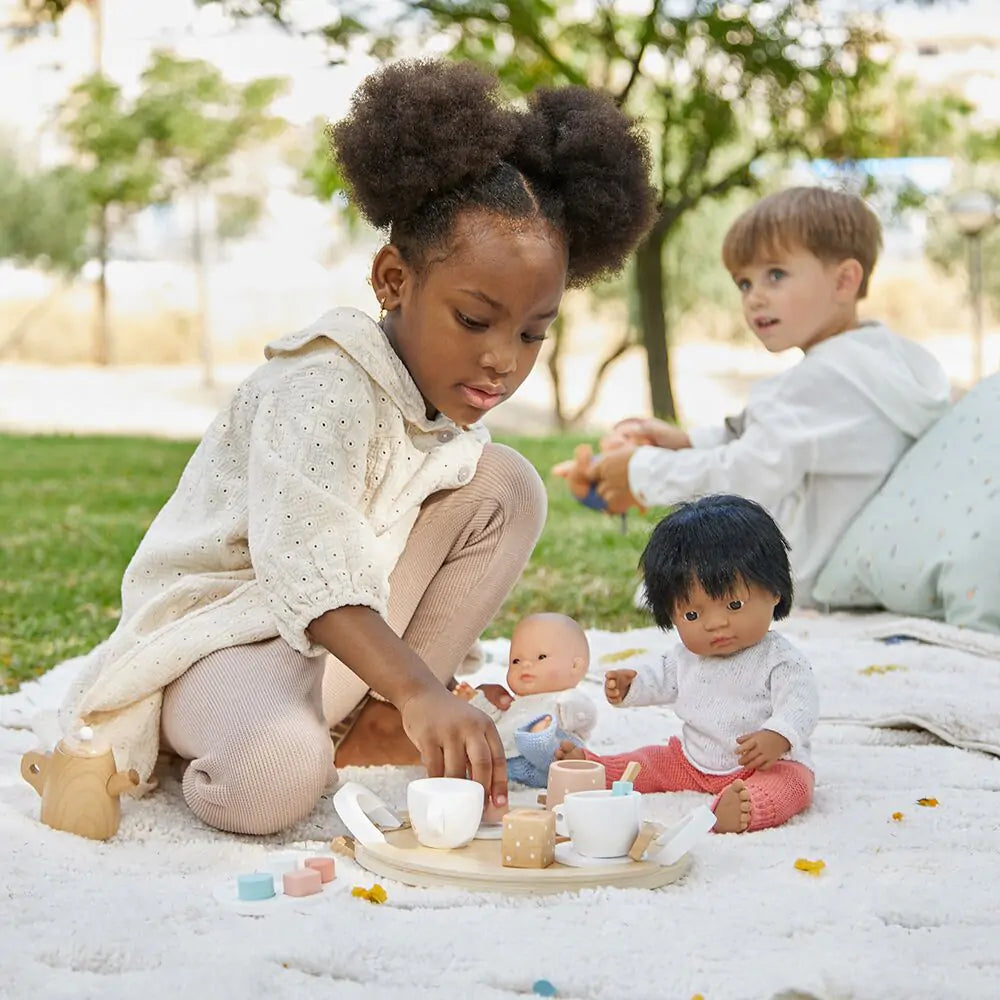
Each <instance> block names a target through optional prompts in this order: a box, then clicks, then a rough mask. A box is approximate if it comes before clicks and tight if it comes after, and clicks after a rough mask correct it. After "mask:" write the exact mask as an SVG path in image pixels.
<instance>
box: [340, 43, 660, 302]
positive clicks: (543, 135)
mask: <svg viewBox="0 0 1000 1000" xmlns="http://www.w3.org/2000/svg"><path fill="white" fill-rule="evenodd" d="M329 135H330V140H331V146H332V149H333V155H334V158H335V159H336V162H337V164H338V166H339V168H340V171H341V174H342V176H343V178H344V180H345V181H346V182H347V185H348V187H349V189H350V192H351V196H352V200H353V201H354V203H355V204H356V205H357V207H358V208H359V209H360V211H361V213H362V214H363V215H364V216H365V218H367V219H368V221H369V222H371V223H372V224H373V225H374V226H376V227H377V228H379V229H388V230H389V239H390V241H391V242H392V243H394V244H395V245H396V246H397V247H398V248H399V250H400V252H401V253H402V254H403V257H404V259H405V260H406V261H407V262H408V263H409V264H410V265H411V266H412V267H414V268H416V269H417V270H418V271H419V270H420V269H422V268H423V267H424V266H425V265H426V263H427V262H428V251H430V250H432V249H436V250H440V249H444V250H447V247H448V238H449V236H450V234H451V231H452V226H453V224H454V221H455V217H456V215H457V214H458V213H459V212H460V211H462V210H463V209H466V208H479V209H484V210H486V211H488V212H493V213H495V214H497V215H500V216H503V217H505V218H510V219H530V218H536V217H539V216H540V217H542V218H544V219H546V220H547V221H548V222H549V223H550V224H551V225H552V226H553V227H554V228H555V229H556V230H557V231H558V232H559V233H560V234H562V236H563V239H564V240H565V243H566V249H567V252H568V256H569V264H568V279H567V280H568V284H570V285H575V286H580V285H586V284H588V283H590V282H592V281H594V280H596V279H597V278H600V277H602V276H605V275H608V274H612V273H614V272H616V271H618V270H619V269H620V268H621V266H622V265H623V264H624V262H625V260H626V258H627V257H628V255H629V253H630V252H631V251H632V249H633V248H634V247H635V245H636V243H638V242H639V240H640V239H641V238H642V236H643V235H644V234H645V233H646V231H647V230H648V229H649V227H650V226H651V225H652V223H653V220H654V218H655V214H656V194H655V191H654V190H653V188H652V187H651V186H650V183H649V171H650V157H649V150H648V147H647V143H646V138H645V136H644V135H643V133H642V132H640V131H639V130H638V129H637V128H636V127H635V125H634V124H633V123H632V122H631V121H630V120H629V119H628V118H626V116H625V115H624V114H623V113H622V112H621V111H620V110H619V109H618V107H617V106H616V105H615V103H614V101H612V99H611V98H610V97H609V96H608V95H607V94H604V93H601V92H598V91H593V90H588V89H586V88H584V87H563V88H558V89H539V90H537V91H535V92H534V93H533V94H532V95H531V96H530V97H529V99H528V107H527V109H526V110H519V109H517V108H514V107H509V106H505V105H504V104H502V103H501V102H500V99H499V97H498V94H497V81H496V79H495V78H494V77H492V76H488V75H487V74H485V73H483V72H482V71H481V70H479V69H477V68H476V67H475V66H473V65H471V64H469V63H449V62H441V61H433V60H416V61H406V62H398V63H393V64H390V65H388V66H385V67H383V68H382V69H380V70H378V71H377V72H375V73H373V74H372V75H371V76H369V77H368V78H367V79H366V80H365V81H364V82H363V83H362V84H361V86H360V87H359V88H358V90H357V91H356V92H355V94H354V97H353V99H352V103H351V109H350V112H349V114H348V115H347V117H346V118H344V119H343V120H341V121H339V122H337V123H336V124H334V125H332V126H330V129H329Z"/></svg>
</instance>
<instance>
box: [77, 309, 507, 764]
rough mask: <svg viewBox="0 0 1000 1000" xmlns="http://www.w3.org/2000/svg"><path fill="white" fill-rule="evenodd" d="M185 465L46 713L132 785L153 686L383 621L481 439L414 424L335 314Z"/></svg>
mask: <svg viewBox="0 0 1000 1000" xmlns="http://www.w3.org/2000/svg"><path fill="white" fill-rule="evenodd" d="M265 355H266V357H267V358H268V359H269V360H268V362H267V363H266V364H264V365H262V366H261V367H260V368H258V369H257V370H256V371H255V372H253V374H251V375H250V377H249V378H248V379H247V380H246V381H245V382H244V383H243V384H242V385H240V387H239V388H238V389H237V390H236V392H235V394H234V396H233V398H232V400H231V401H230V403H229V405H228V406H227V407H226V408H225V409H224V410H223V411H222V412H221V413H220V414H219V415H218V416H217V417H216V419H215V421H214V422H213V423H212V425H211V427H210V428H209V429H208V431H207V432H206V434H205V437H204V439H203V440H202V441H201V443H200V444H199V445H198V448H197V449H196V450H195V452H194V454H193V455H192V457H191V459H190V461H189V462H188V464H187V467H186V468H185V470H184V472H183V474H182V476H181V479H180V482H179V484H178V486H177V489H176V491H175V492H174V494H173V496H172V497H171V498H170V499H169V500H168V501H167V503H166V505H165V506H164V507H163V509H162V510H161V511H160V513H159V514H158V515H157V517H156V519H155V520H154V521H153V523H152V525H151V526H150V528H149V531H148V532H147V533H146V536H145V537H144V538H143V540H142V542H141V543H140V545H139V548H138V550H137V551H136V553H135V555H134V557H133V558H132V561H131V562H130V563H129V566H128V568H127V569H126V571H125V578H124V580H123V582H122V614H121V620H120V621H119V623H118V627H117V628H116V629H115V631H114V633H113V634H112V635H111V636H110V637H109V638H108V639H107V640H106V641H105V642H104V643H102V644H101V645H100V646H98V647H97V648H96V649H94V650H93V651H92V652H91V653H90V654H89V655H88V656H87V657H85V658H84V659H85V662H84V664H83V669H82V671H81V673H80V675H78V676H79V680H78V682H77V683H76V684H75V685H74V687H73V689H72V690H71V691H70V693H69V695H68V697H67V699H66V701H65V703H64V704H63V706H62V710H61V713H60V720H61V723H62V727H63V729H64V731H70V730H72V729H74V728H75V727H76V726H79V725H80V723H81V722H85V723H87V724H88V725H91V726H93V727H95V729H96V730H97V733H98V735H99V736H100V737H102V738H103V739H104V740H106V741H107V742H108V743H109V744H110V745H111V746H112V748H113V750H114V753H115V758H116V761H117V763H118V766H119V767H122V768H127V767H134V768H136V769H137V770H138V771H139V773H140V775H141V777H142V778H143V779H144V780H145V779H148V777H149V775H150V773H151V772H152V769H153V765H154V764H155V762H156V755H157V752H158V747H159V727H160V706H161V703H162V696H163V688H164V687H165V686H166V685H167V684H169V683H170V682H171V681H173V680H175V679H176V678H177V677H179V676H180V675H181V674H182V673H183V672H184V671H185V670H187V668H188V667H189V666H191V665H192V664H193V663H195V662H196V661H197V660H199V659H201V658H202V657H203V656H206V655H207V654H208V653H211V652H214V651H216V650H218V649H223V648H226V647H229V646H235V645H238V644H241V643H249V642H256V641H258V640H261V639H268V638H273V637H274V636H277V635H280V636H281V637H282V638H284V639H285V640H286V641H287V642H288V643H289V644H290V645H291V646H292V647H294V648H295V649H297V650H299V651H300V652H302V653H304V654H306V655H307V656H318V655H320V654H322V653H323V652H325V650H323V649H322V647H319V646H317V645H315V644H314V643H312V642H311V641H310V639H309V636H308V635H307V634H306V628H307V626H308V624H309V622H311V621H312V620H313V619H314V618H317V617H318V616H319V615H321V614H322V613H323V612H325V611H327V610H329V609H331V608H337V607H342V606H345V605H351V604H358V605H366V606H368V607H371V608H374V609H375V610H376V611H378V612H379V613H380V614H382V615H384V614H385V611H386V603H387V600H388V594H389V586H388V579H389V574H390V572H391V571H392V569H393V567H394V565H395V563H396V561H397V559H398V558H399V555H400V553H401V552H402V550H403V548H404V546H405V544H406V540H407V537H408V535H409V532H410V529H411V528H412V527H413V523H414V521H415V520H416V518H417V514H418V513H419V510H420V505H421V504H422V503H423V502H424V500H426V499H427V498H428V497H429V496H430V495H431V494H432V493H435V492H437V491H438V490H444V489H454V488H456V487H460V486H462V485H463V484H464V483H467V482H468V481H469V479H471V477H472V476H473V474H474V473H475V469H476V463H477V462H478V461H479V457H480V455H481V454H482V449H483V445H484V444H485V443H486V441H488V440H489V434H488V432H487V431H486V429H485V428H484V427H482V426H481V425H479V424H476V425H473V426H472V427H471V428H469V429H462V428H461V427H459V426H457V425H456V424H455V423H453V422H452V421H451V420H449V419H448V418H446V417H444V416H441V415H439V416H438V417H437V418H435V419H434V420H430V419H428V418H427V416H426V408H425V404H424V401H423V399H422V398H421V395H420V392H419V391H418V390H417V387H416V385H415V384H414V382H413V380H412V379H411V378H410V375H409V373H408V372H407V371H406V368H405V367H404V366H403V364H402V362H401V361H400V360H399V358H398V357H397V355H396V354H395V352H394V351H393V349H392V347H391V345H390V344H389V342H388V341H387V339H386V337H385V334H384V333H383V332H382V330H381V328H380V327H379V326H378V325H377V324H376V323H375V322H374V321H373V320H372V319H371V318H369V317H368V316H366V315H364V314H363V313H360V312H358V311H356V310H353V309H336V310H333V311H332V312H329V313H327V314H326V315H324V316H323V317H321V318H320V319H319V320H318V321H317V322H316V323H314V324H313V325H312V326H310V327H309V328H307V329H305V330H303V331H301V332H299V333H295V334H291V335H289V336H287V337H284V338H282V339H279V340H277V341H274V342H273V343H271V344H269V345H268V346H267V349H266V351H265Z"/></svg>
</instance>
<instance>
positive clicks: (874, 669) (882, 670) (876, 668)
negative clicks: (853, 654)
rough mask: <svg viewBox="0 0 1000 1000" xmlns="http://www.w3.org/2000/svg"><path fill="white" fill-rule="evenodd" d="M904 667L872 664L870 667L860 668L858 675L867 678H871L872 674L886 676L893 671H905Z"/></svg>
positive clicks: (893, 664) (890, 664)
mask: <svg viewBox="0 0 1000 1000" xmlns="http://www.w3.org/2000/svg"><path fill="white" fill-rule="evenodd" d="M905 669H906V667H902V666H900V665H899V664H898V663H873V664H872V665H871V666H870V667H862V668H861V669H860V670H859V671H858V673H859V674H864V675H865V676H867V677H871V676H872V674H888V673H891V672H892V671H893V670H905Z"/></svg>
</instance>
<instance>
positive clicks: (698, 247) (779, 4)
mask: <svg viewBox="0 0 1000 1000" xmlns="http://www.w3.org/2000/svg"><path fill="white" fill-rule="evenodd" d="M198 2H199V3H200V4H203V5H208V4H216V5H219V6H221V7H223V8H224V9H225V10H226V11H227V12H228V13H230V14H232V15H235V16H237V17H265V18H268V19H270V20H271V21H272V22H274V23H275V24H277V25H279V26H281V27H282V28H283V29H284V30H286V31H288V32H299V31H300V29H299V28H298V27H297V23H296V20H295V18H296V13H297V11H296V5H295V4H293V3H285V2H282V0H198ZM929 2H933V0H929ZM68 3H69V0H26V5H27V6H29V7H33V8H34V9H35V11H36V14H37V16H39V17H47V16H53V17H58V16H59V14H60V13H61V12H62V11H63V10H64V9H65V8H66V7H67V6H68ZM328 9H329V11H330V17H329V21H328V23H325V24H317V20H316V18H315V16H314V15H315V12H316V10H320V7H319V5H317V6H316V7H315V8H313V9H312V10H311V12H310V16H311V17H312V18H313V19H312V21H311V22H310V24H309V26H307V27H304V28H303V29H302V30H301V33H303V34H312V35H319V36H320V37H321V38H322V39H323V40H324V41H325V42H326V44H327V46H328V52H329V54H330V59H331V61H332V62H340V61H344V60H345V58H347V56H348V54H349V53H351V52H354V53H357V52H358V51H359V50H362V49H363V50H365V51H367V52H368V53H369V54H371V55H374V56H376V57H379V58H389V57H391V56H394V55H400V54H411V53H413V52H424V51H431V50H432V49H433V50H434V51H440V49H441V42H442V40H443V41H444V45H445V48H446V50H447V52H448V54H449V55H451V56H453V57H455V58H467V59H471V60H474V61H476V62H478V63H480V64H484V65H487V66H490V67H492V68H493V69H495V70H496V71H497V73H498V75H499V77H500V79H501V81H502V82H503V85H504V86H505V87H506V88H507V89H508V91H509V92H510V93H511V94H512V95H517V94H523V93H525V92H527V91H528V90H530V89H531V88H533V87H535V86H538V85H559V84H564V83H579V84H587V85H593V86H600V87H603V88H605V89H607V90H609V91H610V92H611V93H612V94H613V95H614V96H615V98H616V100H618V102H619V103H620V104H621V105H622V106H623V107H624V108H625V109H626V110H627V111H628V112H629V113H630V114H631V115H633V116H634V117H635V118H636V119H637V120H638V121H639V122H640V123H641V124H642V126H643V127H644V128H645V129H646V130H647V131H648V132H649V134H650V136H651V139H652V145H653V150H654V155H655V171H656V180H657V185H658V189H659V192H660V212H659V217H658V219H657V222H656V225H655V227H654V229H653V231H652V233H651V234H650V236H649V238H648V239H647V240H646V242H645V243H644V244H643V246H642V247H641V248H640V249H639V251H638V253H637V254H636V257H635V260H634V262H633V264H632V266H631V267H630V269H629V271H628V274H627V282H628V283H627V284H623V283H621V282H617V283H614V284H612V285H611V286H610V287H609V288H607V289H597V290H596V291H595V296H596V299H597V301H598V302H600V301H601V300H602V299H604V300H606V299H608V298H617V300H618V301H621V299H622V298H624V299H625V300H626V302H627V306H628V308H627V316H628V320H627V322H625V323H624V324H622V323H621V321H619V325H621V326H624V329H623V330H622V332H621V335H620V337H618V338H612V342H611V343H610V344H609V345H608V349H607V353H606V354H605V355H604V357H603V358H602V359H600V360H599V361H598V363H597V365H596V369H595V377H594V382H593V384H592V385H591V387H590V390H589V391H588V392H587V393H586V394H585V398H584V400H583V402H582V404H580V405H578V406H577V407H575V408H574V409H573V410H572V411H569V410H568V408H567V406H566V405H565V403H564V401H563V400H562V398H561V394H560V379H559V366H560V358H561V356H562V348H563V346H564V345H565V342H566V338H567V337H568V336H569V325H570V324H562V325H560V326H557V327H556V329H555V330H554V336H553V343H554V350H553V351H552V355H551V356H550V358H549V364H550V370H551V372H552V374H553V382H554V385H555V387H556V397H557V398H556V409H557V418H558V420H559V422H560V424H561V425H563V426H566V425H569V424H572V423H573V422H574V421H576V420H578V419H580V418H581V417H582V416H583V415H584V414H585V412H586V409H587V406H588V405H589V403H590V402H592V401H593V400H594V399H595V398H596V396H597V389H598V385H599V381H600V378H601V376H602V374H603V373H605V372H606V371H608V369H609V368H610V366H611V364H612V363H613V362H614V361H615V360H616V359H617V358H619V357H621V355H622V354H624V353H625V352H626V351H628V350H630V349H632V347H633V346H635V345H636V344H641V345H642V346H643V348H644V349H645V354H646V359H647V370H648V378H649V386H650V393H651V398H652V403H653V409H654V411H655V412H656V413H657V414H659V415H661V416H666V417H673V416H675V415H676V406H675V401H674V394H673V390H672V386H671V379H670V362H671V357H670V345H671V342H672V333H673V331H674V330H675V329H676V326H677V324H678V322H679V320H680V319H681V318H682V317H684V316H685V314H686V313H687V312H688V311H689V310H690V309H691V308H692V306H694V305H696V304H702V303H704V302H706V301H708V302H715V301H720V300H721V299H722V297H723V296H724V295H727V296H729V297H730V299H731V297H732V292H731V290H730V289H729V285H728V276H727V275H725V273H724V272H722V270H721V268H720V266H719V260H718V248H719V245H720V243H721V236H722V233H723V232H724V230H725V228H726V226H727V225H728V223H729V221H730V220H731V218H732V217H733V215H734V213H735V212H736V211H737V210H738V208H740V207H742V206H744V205H746V204H749V202H750V200H752V197H753V196H754V195H756V194H757V193H758V192H760V191H761V190H766V189H768V188H769V187H773V186H777V185H778V184H779V183H780V182H781V180H782V171H783V170H784V169H785V168H786V167H787V166H788V165H789V164H792V163H796V162H798V163H801V162H803V161H808V160H812V159H817V158H822V159H829V160H832V161H835V162H837V163H841V164H844V163H852V162H855V161H860V160H865V159H868V158H874V157H887V156H888V157H903V156H914V155H927V154H937V155H947V154H949V153H950V152H952V151H953V149H954V142H955V136H956V134H957V133H958V132H959V131H960V130H961V128H962V127H963V123H964V122H965V121H966V119H967V118H968V115H969V111H970V108H969V107H968V105H966V104H965V102H963V101H962V100H960V99H956V98H953V97H951V96H949V95H947V94H933V93H931V94H928V93H925V92H923V91H921V90H920V89H919V88H918V87H917V85H916V84H915V83H914V81H911V80H905V79H899V78H897V77H894V76H893V75H892V73H891V70H890V61H891V58H892V54H893V53H892V49H891V46H890V45H889V44H888V43H887V41H886V39H885V38H884V37H883V35H882V32H881V29H880V22H879V19H878V15H877V13H872V12H867V13H865V12H862V13H859V12H857V11H856V10H851V9H850V8H849V5H841V6H838V7H837V9H836V10H832V9H831V6H830V4H829V3H826V4H823V3H822V2H821V0H744V2H741V3H730V2H721V0H691V3H689V4H687V5H677V4H672V3H668V2H666V0H645V2H637V0H630V2H624V0H622V2H615V0H593V2H592V3H560V2H556V0H394V2H393V3H391V4H389V3H386V2H385V0H381V2H375V0H337V2H333V0H330V3H329V4H328ZM320 17H322V13H320ZM431 39H434V40H435V44H434V46H430V45H429V41H430V40H431ZM306 159H307V162H303V163H302V164H301V170H302V173H303V178H304V184H305V185H306V186H307V187H308V189H309V190H311V191H312V192H313V193H314V194H315V195H316V196H317V197H318V198H319V199H320V200H321V201H324V202H328V201H330V200H331V199H332V198H335V196H336V195H337V194H338V193H339V192H341V191H342V189H343V184H342V180H341V178H339V177H338V176H337V173H336V169H335V167H334V166H333V165H332V163H331V162H330V160H329V158H328V155H327V145H326V140H325V137H324V136H323V135H322V133H321V129H317V141H316V144H315V146H314V148H313V149H312V152H311V154H310V155H309V156H308V157H307V158H306ZM907 194H908V195H912V196H914V197H916V198H919V192H915V191H914V192H907ZM349 219H350V217H349ZM354 224H356V220H354Z"/></svg>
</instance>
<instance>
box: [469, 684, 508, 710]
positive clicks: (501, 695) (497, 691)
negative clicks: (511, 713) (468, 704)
mask: <svg viewBox="0 0 1000 1000" xmlns="http://www.w3.org/2000/svg"><path fill="white" fill-rule="evenodd" d="M475 690H476V691H482V692H483V694H484V695H485V696H486V700H487V701H488V702H489V703H490V704H491V705H492V706H493V707H494V708H499V709H500V711H501V712H506V711H507V709H508V708H510V706H511V704H512V703H513V701H514V699H513V698H512V697H511V695H510V692H509V691H508V690H507V689H506V688H505V687H504V686H503V685H502V684H480V685H479V686H478V687H477V688H476V689H475Z"/></svg>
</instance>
